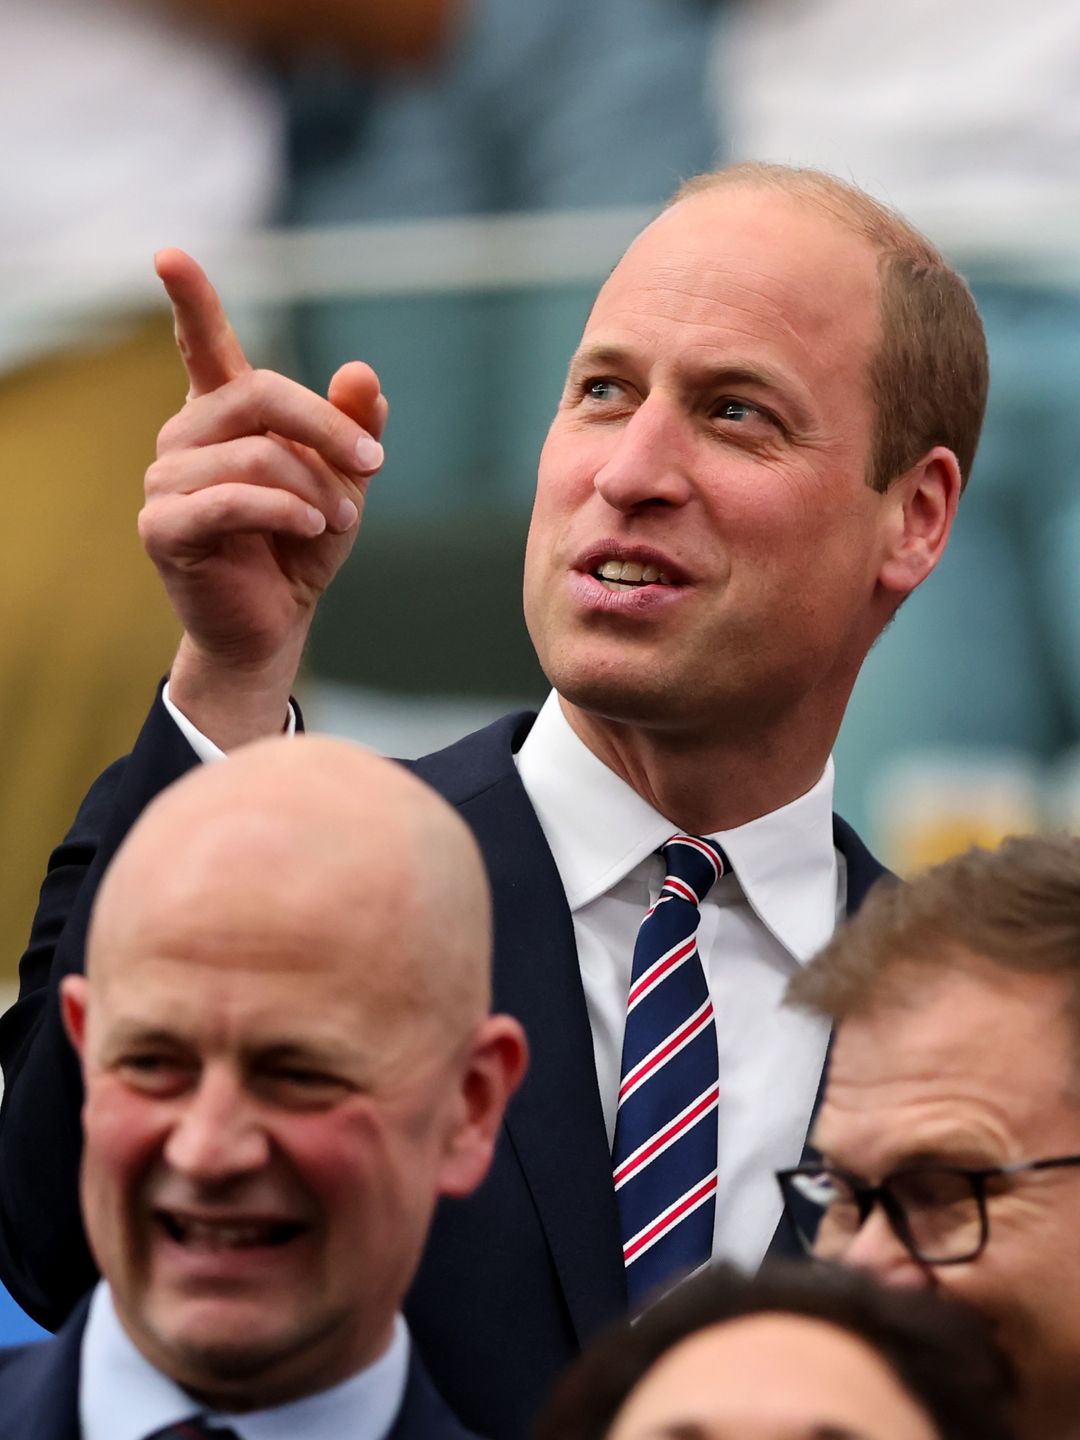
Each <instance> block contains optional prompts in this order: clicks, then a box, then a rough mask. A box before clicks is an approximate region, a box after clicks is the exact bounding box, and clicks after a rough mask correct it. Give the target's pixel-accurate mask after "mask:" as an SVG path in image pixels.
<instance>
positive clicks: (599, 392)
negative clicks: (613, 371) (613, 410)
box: [585, 380, 619, 400]
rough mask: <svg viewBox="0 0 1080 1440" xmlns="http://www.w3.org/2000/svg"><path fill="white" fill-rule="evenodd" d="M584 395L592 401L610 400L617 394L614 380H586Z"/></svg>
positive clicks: (617, 388) (617, 389)
mask: <svg viewBox="0 0 1080 1440" xmlns="http://www.w3.org/2000/svg"><path fill="white" fill-rule="evenodd" d="M585 393H586V395H588V396H589V398H590V399H592V400H611V399H613V398H614V397H615V396H616V395H617V394H618V393H619V387H618V386H617V385H616V384H615V382H614V380H588V381H586V383H585Z"/></svg>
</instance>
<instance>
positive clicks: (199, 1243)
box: [168, 1216, 283, 1250]
mask: <svg viewBox="0 0 1080 1440" xmlns="http://www.w3.org/2000/svg"><path fill="white" fill-rule="evenodd" d="M168 1228H169V1229H170V1230H171V1231H172V1233H173V1235H174V1237H175V1238H176V1239H178V1240H179V1241H180V1242H181V1243H182V1244H184V1245H192V1246H195V1247H197V1248H198V1249H200V1250H232V1249H243V1248H245V1247H249V1246H253V1245H273V1244H275V1243H276V1242H277V1241H278V1240H279V1239H280V1238H282V1236H283V1227H281V1226H279V1225H272V1224H233V1225H230V1224H224V1223H217V1222H209V1221H203V1220H186V1219H185V1220H179V1219H177V1218H176V1217H175V1216H174V1217H172V1223H171V1225H170V1226H169V1227H168Z"/></svg>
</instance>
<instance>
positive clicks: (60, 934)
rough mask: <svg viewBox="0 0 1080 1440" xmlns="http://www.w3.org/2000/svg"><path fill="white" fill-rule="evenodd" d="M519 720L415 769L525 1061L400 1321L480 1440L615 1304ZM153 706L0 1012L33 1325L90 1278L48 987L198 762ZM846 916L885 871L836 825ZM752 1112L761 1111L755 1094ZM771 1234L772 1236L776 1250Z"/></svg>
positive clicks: (534, 1400) (598, 1116)
mask: <svg viewBox="0 0 1080 1440" xmlns="http://www.w3.org/2000/svg"><path fill="white" fill-rule="evenodd" d="M533 719H534V716H533V715H531V714H520V715H511V716H507V717H506V718H505V719H502V720H499V721H497V722H496V723H495V724H494V725H491V726H489V727H488V728H487V729H485V730H481V731H478V732H477V733H476V734H473V735H469V736H467V737H466V738H465V739H464V740H461V741H458V743H457V744H455V745H452V746H450V747H449V748H448V749H446V750H442V751H439V752H438V753H437V754H434V755H430V756H427V757H425V758H424V759H422V760H420V761H417V762H415V763H413V765H412V766H411V768H412V769H413V770H414V771H415V772H416V773H417V774H418V775H419V776H420V777H421V778H422V779H424V780H426V781H428V783H429V784H431V785H432V786H433V787H434V788H435V789H436V790H438V791H440V792H441V793H442V794H443V795H444V796H446V798H447V799H448V800H449V801H450V802H451V803H452V804H453V805H454V806H456V807H457V809H458V810H459V812H460V813H461V815H462V816H463V818H464V819H465V820H466V821H467V822H468V824H469V825H470V826H471V827H472V829H473V832H474V833H475V835H476V836H477V839H478V840H479V843H480V846H481V849H482V851H483V853H484V856H485V859H486V861H487V865H488V869H489V872H490V877H491V882H492V889H493V893H494V901H495V973H494V993H495V1007H496V1009H498V1010H505V1011H508V1012H509V1013H511V1014H513V1015H516V1016H517V1017H518V1019H519V1020H521V1022H522V1023H523V1025H524V1026H525V1029H526V1032H527V1033H528V1036H529V1040H530V1043H531V1049H532V1061H531V1065H530V1070H529V1074H528V1076H527V1077H526V1080H525V1082H524V1084H523V1085H522V1087H521V1089H520V1091H519V1092H518V1094H517V1095H516V1096H515V1097H514V1100H513V1102H512V1103H511V1106H510V1109H509V1111H508V1114H507V1117H506V1123H505V1128H504V1134H503V1136H502V1137H501V1140H500V1143H499V1145H498V1147H497V1149H496V1154H495V1160H494V1164H493V1166H492V1170H491V1173H490V1175H489V1176H488V1178H487V1180H486V1181H485V1182H484V1184H483V1185H482V1186H481V1188H480V1190H479V1191H478V1192H477V1193H476V1194H475V1195H474V1196H471V1197H470V1198H469V1199H467V1200H458V1201H451V1200H447V1201H444V1202H443V1203H442V1204H441V1205H440V1206H439V1208H438V1210H437V1212H436V1216H435V1221H434V1226H433V1230H432V1234H431V1238H430V1240H429V1243H428V1246H427V1249H426V1251H425V1256H424V1260H423V1262H422V1264H421V1268H420V1272H419V1274H418V1276H417V1279H416V1283H415V1285H414V1287H413V1290H412V1293H411V1296H410V1299H409V1302H408V1303H407V1305H406V1314H407V1316H408V1319H409V1323H410V1326H411V1328H412V1333H413V1336H414V1338H415V1340H416V1342H417V1345H418V1348H419V1350H420V1353H421V1354H422V1355H423V1356H424V1359H425V1362H426V1364H427V1365H428V1368H429V1370H430V1371H431V1374H432V1377H433V1379H434V1381H435V1384H436V1385H437V1386H438V1388H439V1390H440V1391H441V1393H442V1394H443V1395H444V1396H445V1397H446V1399H447V1401H448V1403H449V1404H450V1406H451V1407H452V1408H453V1410H454V1411H455V1412H456V1413H457V1414H458V1415H460V1416H461V1418H462V1419H463V1420H464V1422H465V1423H466V1424H468V1425H471V1426H472V1427H473V1428H474V1429H476V1430H477V1431H479V1432H480V1433H482V1434H486V1435H491V1436H493V1437H495V1440H510V1437H516V1436H520V1435H524V1434H525V1433H527V1431H528V1430H529V1428H530V1427H531V1424H532V1419H533V1417H534V1416H535V1414H536V1412H537V1410H538V1409H539V1407H540V1404H541V1403H542V1401H543V1399H544V1398H545V1396H546V1394H547V1391H548V1390H549V1388H550V1386H551V1383H552V1382H553V1380H554V1379H555V1378H556V1377H557V1376H558V1374H559V1373H560V1372H561V1371H562V1370H563V1369H564V1368H565V1366H566V1365H567V1364H568V1363H569V1362H570V1361H571V1360H573V1358H574V1357H575V1356H576V1355H577V1353H578V1352H579V1350H580V1349H581V1347H582V1346H583V1345H584V1344H585V1342H587V1341H588V1340H589V1339H590V1338H591V1337H592V1336H593V1335H594V1334H595V1333H596V1331H597V1330H598V1329H599V1328H601V1327H602V1326H603V1325H604V1324H606V1323H607V1322H608V1321H609V1320H611V1319H613V1318H614V1317H616V1316H618V1315H620V1314H621V1313H622V1312H623V1311H624V1310H625V1308H626V1288H625V1280H624V1275H623V1265H622V1252H621V1247H620V1241H619V1226H618V1216H617V1211H616V1205H615V1198H614V1193H613V1189H612V1184H611V1160H610V1152H609V1147H608V1143H607V1134H606V1131H605V1128H604V1119H603V1113H602V1109H601V1104H600V1095H599V1091H598V1088H597V1082H596V1073H595V1068H594V1062H593V1051H592V1040H591V1035H590V1031H589V1022H588V1016H587V1013H586V1009H585V999H584V993H583V991H582V986H581V976H580V971H579V968H578V963H577V951H576V946H575V942H574V933H573V925H572V922H571V917H570V911H569V907H568V905H567V903H566V897H565V895H564V893H563V888H562V883H561V881H560V879H559V874H558V871H557V870H556V868H555V862H554V860H553V858H552V856H551V852H550V850H549V849H548V846H547V842H546V841H545V839H544V836H543V832H542V831H541V829H540V825H539V822H538V820H537V818H536V815H535V812H534V811H533V808H532V806H531V804H530V803H529V799H528V797H527V795H526V794H525V790H524V788H523V787H522V785H521V782H520V780H519V779H518V774H517V770H516V767H515V765H514V762H513V754H514V751H516V750H517V749H518V748H519V747H520V744H521V742H522V740H523V739H524V737H525V735H526V734H527V733H528V730H529V727H530V726H531V724H532V721H533ZM195 763H196V761H195V757H194V755H193V753H192V751H191V749H190V747H189V746H188V744H187V742H186V741H185V740H184V739H183V737H182V736H181V735H180V733H179V732H178V730H177V728H176V726H175V725H174V724H173V723H172V721H171V720H170V719H169V717H168V715H167V713H166V712H165V710H164V707H163V706H162V705H161V704H160V701H159V702H158V704H157V705H155V707H154V709H153V711H152V712H151V714H150V717H149V719H148V721H147V723H146V725H145V726H144V728H143V731H142V733H141V735H140V736H139V740H138V742H137V744H136V746H135V749H134V751H133V752H132V754H131V756H129V757H127V759H126V760H124V761H118V762H117V763H116V765H114V766H112V767H111V768H110V769H109V770H108V771H106V772H105V774H104V775H103V776H102V777H101V778H100V779H99V780H98V781H97V782H96V784H95V785H94V787H93V789H92V790H91V791H90V794H89V796H88V797H87V799H86V801H85V802H84V804H83V807H82V809H81V810H80V812H79V816H78V818H77V819H76V822H75V825H74V827H73V829H72V830H71V832H70V833H69V835H68V837H67V839H66V840H65V841H64V843H63V844H62V845H61V846H60V847H59V848H58V850H57V851H56V852H55V853H54V855H53V858H52V861H51V863H50V868H49V873H48V876H47V878H46V882H45V885H44V887H43V890H42V899H41V904H40V907H39V910H38V914H37V917H36V918H35V922H34V929H33V933H32V936H31V944H30V948H29V949H28V951H27V953H26V955H25V956H24V959H23V963H22V967H21V976H20V980H21V984H20V999H19V1001H18V1003H17V1004H16V1005H15V1007H14V1008H13V1009H12V1010H10V1011H9V1012H8V1013H7V1015H5V1016H4V1017H3V1019H2V1020H0V1064H2V1065H3V1069H4V1074H5V1077H6V1087H7V1088H6V1093H5V1096H4V1102H3V1108H2V1110H0V1276H2V1278H3V1279H4V1281H5V1283H6V1284H7V1285H8V1287H9V1289H10V1290H11V1292H12V1294H13V1295H14V1296H15V1298H16V1299H17V1300H18V1301H19V1302H20V1304H22V1305H23V1306H24V1307H25V1308H26V1309H27V1310H28V1311H29V1313H30V1314H31V1315H33V1316H34V1317H35V1319H38V1320H39V1321H40V1322H41V1323H42V1324H45V1325H48V1326H52V1325H55V1324H57V1323H59V1322H60V1321H61V1320H62V1319H63V1318H64V1316H65V1315H66V1314H67V1313H68V1311H69V1309H70V1308H71V1306H72V1305H73V1304H74V1302H75V1300H76V1298H77V1297H78V1296H79V1295H80V1294H82V1293H83V1292H84V1291H85V1290H86V1289H87V1288H88V1287H89V1285H90V1284H91V1283H92V1281H93V1278H94V1275H93V1267H92V1263H91V1261H90V1257H89V1254H88V1252H87V1250H86V1246H85V1241H84V1240H83V1237H82V1228H81V1224H80V1221H79V1213H78V1202H77V1194H76V1171H77V1165H78V1156H79V1150H80V1138H79V1101H80V1096H81V1089H80V1082H79V1076H78V1071H77V1067H76V1065H75V1061H74V1057H73V1056H72V1054H71V1052H70V1048H69V1046H68V1045H67V1043H66V1040H65V1038H64V1036H63V1032H62V1030H61V1027H60V1021H59V1011H58V1007H57V1004H56V995H55V991H56V985H57V983H58V981H59V978H60V977H61V976H62V975H63V974H66V973H68V972H69V971H71V970H76V969H79V968H81V966H82V952H83V942H84V939H85V934H86V921H87V915H88V912H89V907H90V902H91V899H92V897H93V892H94V890H95V889H96V886H97V882H98V879H99V878H100V874H101V871H102V869H103V868H104V865H105V864H106V863H107V861H108V859H109V857H110V856H111V854H112V853H113V851H114V850H115V849H116V847H117V845H118V844H119V842H120V840H122V838H123V836H124V835H125V834H126V832H127V830H128V829H129V828H130V826H131V824H132V823H133V822H134V820H135V819H136V818H137V816H138V814H139V813H140V811H141V810H142V809H143V807H144V806H145V805H146V803H147V802H148V800H149V799H150V798H151V797H152V796H153V795H154V794H156V793H157V791H159V790H160V789H162V788H163V787H164V786H165V785H166V784H168V783H169V782H170V781H171V780H173V779H175V778H176V777H177V776H178V775H180V774H181V773H183V772H184V771H185V770H187V769H189V768H190V767H191V766H192V765H193V764H195ZM835 837H836V843H837V845H838V847H839V848H840V850H841V851H842V852H843V854H844V856H845V859H846V862H847V880H848V908H849V910H855V909H856V908H857V907H858V905H859V904H860V903H861V901H862V899H863V896H864V895H865V894H866V892H867V890H868V889H869V887H870V885H871V884H873V882H874V881H875V880H877V879H878V878H879V877H880V876H881V874H882V873H883V872H882V869H881V867H880V865H878V863H877V862H876V861H875V860H874V859H873V858H872V857H871V856H870V854H869V852H868V851H867V850H866V849H865V848H864V846H863V845H862V844H861V842H860V841H859V840H858V838H857V836H856V835H855V834H854V832H853V831H852V830H851V829H850V827H848V826H847V825H845V824H844V822H843V821H841V820H839V819H837V820H836V822H835ZM763 1103H764V1102H763ZM786 1241H787V1236H786V1231H785V1230H784V1229H783V1228H782V1229H781V1231H780V1232H778V1240H777V1244H778V1245H779V1246H780V1247H781V1248H783V1247H784V1245H785V1242H786Z"/></svg>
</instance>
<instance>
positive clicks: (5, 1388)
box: [0, 1297, 477, 1440]
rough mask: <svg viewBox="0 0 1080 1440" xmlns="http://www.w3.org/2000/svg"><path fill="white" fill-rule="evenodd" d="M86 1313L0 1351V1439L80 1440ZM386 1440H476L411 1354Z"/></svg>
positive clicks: (82, 1307)
mask: <svg viewBox="0 0 1080 1440" xmlns="http://www.w3.org/2000/svg"><path fill="white" fill-rule="evenodd" d="M88 1309H89V1297H87V1298H85V1299H83V1300H81V1301H80V1302H79V1304H78V1305H77V1306H76V1307H75V1310H74V1311H73V1312H72V1314H71V1317H70V1319H68V1321H67V1322H66V1323H65V1324H64V1326H63V1328H62V1329H61V1330H60V1333H59V1334H58V1335H56V1336H55V1337H54V1338H53V1339H52V1340H42V1341H39V1342H37V1343H36V1344H33V1345H18V1346H15V1347H13V1348H11V1349H7V1350H0V1440H80V1435H79V1358H80V1347H81V1345H82V1336H83V1329H84V1327H85V1325H86V1313H87V1310H88ZM341 1440H351V1437H349V1436H347V1435H343V1436H342V1437H341ZM387 1440H477V1437H476V1436H475V1435H473V1433H472V1431H471V1430H465V1429H463V1428H462V1426H461V1425H459V1424H458V1422H457V1421H456V1420H455V1419H454V1417H453V1415H451V1413H450V1411H449V1410H448V1409H447V1407H446V1405H445V1404H444V1402H443V1401H442V1399H441V1398H440V1397H439V1396H438V1395H437V1394H436V1392H435V1389H434V1387H433V1386H432V1384H431V1381H430V1380H429V1379H428V1378H427V1376H426V1375H425V1373H424V1368H423V1366H422V1365H421V1364H420V1361H419V1360H418V1359H417V1356H416V1352H415V1350H413V1353H412V1355H411V1356H410V1360H409V1374H408V1379H407V1381H406V1383H405V1394H404V1397H403V1398H402V1402H401V1409H400V1410H399V1411H398V1413H397V1419H396V1420H395V1421H394V1426H393V1429H392V1430H391V1431H390V1433H389V1435H388V1436H387Z"/></svg>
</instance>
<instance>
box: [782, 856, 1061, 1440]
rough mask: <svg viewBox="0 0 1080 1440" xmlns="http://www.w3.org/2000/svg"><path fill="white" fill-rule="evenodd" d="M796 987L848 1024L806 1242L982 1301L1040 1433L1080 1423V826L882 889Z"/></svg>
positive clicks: (809, 1175)
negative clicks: (1077, 833) (1072, 832)
mask: <svg viewBox="0 0 1080 1440" xmlns="http://www.w3.org/2000/svg"><path fill="white" fill-rule="evenodd" d="M789 998H790V999H791V1001H792V1002H793V1003H795V1004H798V1005H800V1006H803V1007H805V1008H809V1009H811V1010H814V1011H816V1012H817V1013H819V1014H822V1015H825V1016H827V1017H829V1018H830V1019H832V1020H833V1021H834V1023H835V1024H836V1025H837V1027H838V1028H837V1031H836V1037H835V1041H834V1044H833V1048H832V1056H831V1062H830V1068H829V1078H828V1086H827V1090H826V1094H825V1101H824V1104H823V1107H822V1110H821V1113H820V1116H819V1119H818V1122H817V1125H816V1128H815V1133H814V1140H815V1143H816V1145H817V1146H818V1148H819V1149H820V1152H821V1155H822V1162H823V1163H822V1164H821V1165H816V1166H800V1167H798V1168H797V1169H794V1170H787V1171H784V1172H782V1173H781V1175H780V1177H779V1179H780V1185H781V1189H782V1190H783V1192H784V1200H785V1207H786V1209H787V1213H788V1216H789V1218H790V1219H791V1221H792V1223H793V1225H794V1227H795V1230H796V1232H797V1233H798V1235H799V1237H800V1239H801V1240H802V1242H803V1244H804V1246H805V1248H806V1249H808V1250H810V1251H811V1252H812V1253H813V1254H815V1255H818V1256H820V1257H822V1258H827V1259H839V1260H843V1261H844V1262H845V1263H848V1264H852V1265H860V1266H864V1267H866V1268H868V1269H871V1270H874V1271H876V1272H877V1273H878V1275H880V1276H881V1277H882V1278H883V1279H884V1280H886V1281H887V1282H888V1283H890V1284H909V1285H926V1286H931V1287H935V1288H936V1287H940V1288H942V1289H943V1290H948V1291H950V1292H952V1293H953V1294H954V1295H956V1296H958V1297H960V1298H962V1299H963V1300H966V1301H968V1302H969V1303H970V1304H971V1305H973V1306H975V1307H976V1308H977V1309H979V1310H980V1311H982V1313H983V1314H984V1315H985V1316H986V1317H987V1319H988V1320H989V1321H990V1322H991V1324H992V1326H993V1328H994V1330H995V1331H996V1333H997V1336H998V1339H999V1340H1000V1341H1001V1343H1002V1344H1003V1346H1004V1347H1005V1348H1006V1349H1007V1351H1008V1352H1009V1354H1010V1355H1011V1357H1012V1359H1013V1361H1014V1363H1015V1364H1016V1367H1017V1370H1018V1372H1019V1375H1020V1377H1021V1380H1022V1382H1023V1387H1024V1402H1025V1414H1024V1417H1023V1418H1024V1427H1025V1428H1024V1434H1025V1435H1027V1436H1030V1437H1036V1436H1037V1437H1039V1440H1066V1437H1071V1436H1080V1228H1078V1223H1077V1218H1078V1216H1080V839H1078V838H1074V837H1059V838H1054V839H1038V838H1024V839H1013V840H1009V841H1006V843H1005V844H1004V845H1002V847H1001V848H1000V849H999V850H997V851H995V852H988V851H983V850H972V851H971V852H969V853H968V854H967V855H963V856H961V857H959V858H957V859H954V860H951V861H948V862H947V863H945V864H943V865H940V866H938V867H936V868H935V869H933V870H931V871H928V872H927V873H926V874H925V875H923V876H921V877H920V878H919V879H918V880H916V881H915V882H914V883H913V884H911V885H907V886H889V887H879V889H878V891H877V892H876V893H875V895H874V896H872V897H871V899H870V900H869V901H868V902H867V905H866V906H865V908H864V909H863V911H862V912H861V913H860V914H859V916H858V917H857V918H856V919H855V920H854V921H853V922H852V923H851V924H850V925H849V926H847V927H845V928H844V929H843V930H842V931H841V932H840V933H838V934H837V936H836V937H835V938H834V939H833V941H832V942H831V943H830V944H829V945H828V946H827V947H826V949H825V950H824V951H823V952H822V953H821V955H819V956H818V958H817V959H816V960H815V961H814V962H813V963H812V964H811V965H810V966H808V967H807V969H806V970H805V971H803V972H802V973H801V974H800V975H799V976H798V977H797V979H796V980H795V981H794V982H793V984H792V986H791V990H790V994H789Z"/></svg>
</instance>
